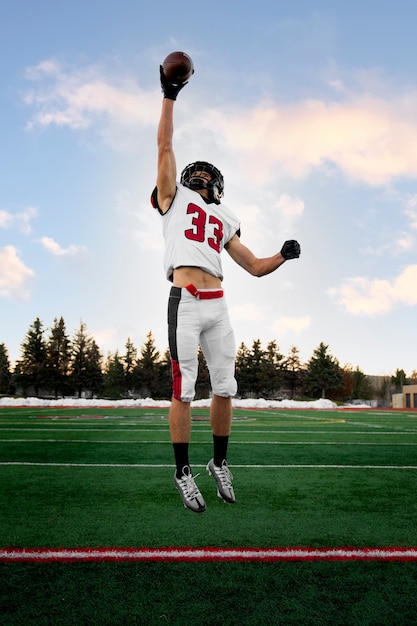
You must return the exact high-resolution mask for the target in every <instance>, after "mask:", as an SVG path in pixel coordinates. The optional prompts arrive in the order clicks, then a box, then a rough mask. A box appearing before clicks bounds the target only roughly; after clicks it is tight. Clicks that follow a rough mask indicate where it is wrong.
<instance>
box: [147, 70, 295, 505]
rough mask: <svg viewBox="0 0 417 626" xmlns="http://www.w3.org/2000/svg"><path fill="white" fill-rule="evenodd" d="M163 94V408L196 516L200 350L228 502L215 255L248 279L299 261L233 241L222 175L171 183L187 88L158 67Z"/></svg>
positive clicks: (230, 361)
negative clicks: (177, 121) (167, 285)
mask: <svg viewBox="0 0 417 626" xmlns="http://www.w3.org/2000/svg"><path fill="white" fill-rule="evenodd" d="M160 80H161V87H162V92H163V95H164V97H163V101H162V111H161V117H160V121H159V126H158V134H157V144H158V171H157V181H156V187H155V189H154V191H153V192H152V197H151V202H152V205H153V207H154V208H156V209H157V210H158V211H159V213H160V215H161V219H162V226H163V235H164V240H165V254H164V267H165V272H166V277H167V279H168V280H169V281H171V282H172V283H173V286H172V287H171V290H170V295H169V302H168V337H169V348H170V355H171V364H172V385H173V387H172V401H171V406H170V410H169V425H170V434H171V441H172V444H173V448H174V456H175V463H176V471H175V474H174V485H175V487H176V488H177V489H178V491H179V494H180V496H181V498H182V501H183V503H184V506H186V507H188V508H189V509H190V510H191V511H194V512H196V513H202V512H203V511H205V510H206V504H205V501H204V498H203V496H202V495H201V493H200V490H199V489H198V487H197V485H196V483H195V480H194V479H195V477H194V476H193V474H192V470H191V467H190V462H189V456H188V452H189V450H188V448H189V442H190V435H191V401H192V400H193V398H194V393H195V383H196V379H197V370H198V346H199V345H200V346H201V349H202V351H203V354H204V356H205V358H206V361H207V365H208V369H209V372H210V383H211V387H212V401H211V407H210V423H211V428H212V433H213V458H212V459H211V460H210V461H209V462H208V464H207V468H206V469H207V470H208V472H209V474H210V475H212V476H213V477H214V479H215V481H216V486H217V495H218V496H219V497H221V498H222V499H223V500H224V501H225V502H227V503H230V504H232V503H234V502H235V494H234V490H233V486H232V479H233V477H232V474H231V472H230V470H229V467H228V464H227V448H228V441H229V434H230V430H231V422H232V398H233V397H234V396H235V394H236V391H237V384H236V380H235V356H236V347H235V339H234V332H233V329H232V327H231V324H230V321H229V315H228V309H227V306H226V302H225V298H224V293H223V289H222V280H223V271H222V263H221V257H220V255H221V252H222V251H223V248H224V249H225V250H227V252H228V253H229V255H230V256H231V257H232V259H233V260H234V261H235V262H236V263H237V264H238V265H240V266H241V267H242V268H243V269H245V270H246V271H247V272H249V273H250V274H252V275H253V276H265V275H266V274H270V273H271V272H274V271H275V270H276V269H277V268H278V267H280V266H281V265H282V264H283V263H284V262H285V261H286V260H288V259H295V258H298V257H299V256H300V245H299V244H298V242H297V241H294V240H290V241H286V242H285V243H284V244H283V246H282V249H281V251H280V252H277V253H276V254H274V255H273V256H271V257H267V258H257V257H256V256H255V255H254V254H253V253H252V252H251V251H250V250H249V249H248V248H247V247H246V246H244V245H243V244H242V243H241V241H240V225H239V221H238V219H237V218H236V217H235V216H234V214H233V213H232V212H231V211H230V210H229V209H228V208H227V207H226V206H224V205H223V204H222V203H221V200H222V197H223V189H224V181H223V176H222V174H221V172H220V171H219V170H218V169H217V168H216V167H214V166H213V165H211V164H210V163H207V162H205V161H195V162H194V163H191V164H190V165H187V167H186V168H185V169H184V170H183V171H182V173H181V177H180V182H177V168H176V160H175V155H174V151H173V145H172V140H173V111H174V102H175V100H176V98H177V95H178V93H179V91H180V90H181V89H182V88H183V87H184V85H185V84H187V83H180V84H173V83H170V82H169V81H168V80H167V78H166V77H165V75H164V73H163V69H162V67H160Z"/></svg>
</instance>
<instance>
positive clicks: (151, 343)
mask: <svg viewBox="0 0 417 626" xmlns="http://www.w3.org/2000/svg"><path fill="white" fill-rule="evenodd" d="M160 356H161V355H160V352H159V350H158V349H157V347H156V345H155V340H154V337H153V334H152V331H149V332H148V334H147V335H146V341H145V343H144V344H143V346H142V347H141V350H140V357H139V358H138V361H137V365H136V367H135V371H134V377H135V387H136V386H137V388H138V390H139V392H140V393H141V395H142V397H152V396H153V395H155V396H156V394H158V391H159V390H158V384H159V379H160V371H159V365H160ZM138 383H139V384H138Z"/></svg>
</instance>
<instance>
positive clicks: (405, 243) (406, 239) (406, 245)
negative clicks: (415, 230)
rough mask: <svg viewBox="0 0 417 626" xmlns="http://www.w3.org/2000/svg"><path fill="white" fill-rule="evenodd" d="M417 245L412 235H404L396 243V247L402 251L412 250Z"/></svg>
mask: <svg viewBox="0 0 417 626" xmlns="http://www.w3.org/2000/svg"><path fill="white" fill-rule="evenodd" d="M414 243H415V238H414V237H413V235H410V233H402V234H401V235H399V237H398V239H397V241H396V247H397V248H399V249H400V250H402V251H406V250H410V249H411V248H412V247H413V246H414Z"/></svg>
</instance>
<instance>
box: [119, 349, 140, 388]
mask: <svg viewBox="0 0 417 626" xmlns="http://www.w3.org/2000/svg"><path fill="white" fill-rule="evenodd" d="M125 349H126V352H125V355H124V357H123V358H122V362H123V365H124V375H125V393H126V394H129V392H131V391H132V390H133V386H134V385H133V372H134V369H135V365H136V360H137V350H136V348H135V346H134V345H133V343H132V342H131V340H130V337H128V338H127V341H126V345H125Z"/></svg>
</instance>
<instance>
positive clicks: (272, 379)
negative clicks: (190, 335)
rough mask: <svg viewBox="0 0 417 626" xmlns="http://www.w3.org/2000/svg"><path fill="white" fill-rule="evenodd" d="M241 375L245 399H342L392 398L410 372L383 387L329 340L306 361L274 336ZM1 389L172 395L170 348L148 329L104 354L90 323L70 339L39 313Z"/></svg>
mask: <svg viewBox="0 0 417 626" xmlns="http://www.w3.org/2000/svg"><path fill="white" fill-rule="evenodd" d="M198 358H199V373H198V380H197V385H196V398H197V399H199V398H207V397H209V394H210V378H209V373H208V370H207V366H206V363H205V359H204V356H203V354H202V352H201V351H200V352H199V355H198ZM236 378H237V381H238V395H239V397H242V398H261V397H262V398H266V399H281V398H311V399H314V398H325V397H327V398H330V399H332V400H340V401H343V402H346V401H352V400H355V399H361V400H370V399H373V398H378V397H380V398H384V397H385V398H386V397H387V395H388V388H389V390H390V391H392V389H393V388H394V389H395V390H396V389H397V388H399V387H401V385H403V384H406V382H407V378H406V375H405V372H404V371H403V370H397V371H396V375H395V376H394V377H392V380H384V381H382V385H380V386H381V388H380V389H378V388H375V385H372V384H371V381H370V378H369V377H368V376H366V375H365V374H364V373H363V372H362V371H361V370H360V369H359V367H357V368H356V369H353V368H352V367H351V366H345V367H343V368H342V367H341V366H340V364H339V362H338V360H337V359H336V358H335V357H333V356H332V355H331V354H330V352H329V346H327V345H325V344H324V343H320V345H319V346H318V347H317V348H316V349H315V350H314V352H313V355H312V356H311V358H310V360H309V361H308V362H307V363H305V364H303V363H301V360H300V356H299V350H298V348H297V347H296V346H292V348H291V349H290V351H289V354H288V355H284V354H282V353H281V352H280V349H279V347H278V345H277V342H276V341H275V340H274V341H270V342H269V343H268V344H267V346H266V349H264V348H263V347H262V345H261V342H260V340H259V339H257V340H255V341H253V344H252V346H251V347H250V348H248V347H247V346H246V345H245V344H244V343H241V344H240V346H239V348H238V351H237V356H236ZM414 378H415V379H416V380H417V373H416V372H413V374H412V376H411V380H414ZM0 394H3V395H4V394H12V395H13V394H16V395H23V396H27V395H32V396H38V397H51V396H52V397H55V398H59V397H62V396H76V397H98V396H101V397H104V398H110V399H122V398H129V397H140V398H146V397H149V398H153V399H169V398H170V395H171V363H170V357H169V351H168V349H167V350H165V352H164V353H163V354H161V353H160V351H159V350H158V349H157V347H156V345H155V341H154V338H153V335H152V332H149V333H148V334H147V337H146V341H145V342H144V344H143V345H142V346H141V348H140V350H139V352H138V350H137V349H136V347H135V346H134V344H133V343H132V341H131V340H130V338H128V339H127V341H126V344H125V347H124V352H123V353H119V351H116V352H115V353H113V354H109V355H108V356H107V358H106V359H104V358H103V355H102V354H101V352H100V348H99V346H98V345H97V343H96V342H95V340H94V338H93V337H92V336H91V335H90V334H89V333H88V331H87V327H86V324H85V323H84V322H81V323H80V326H79V328H78V329H77V331H76V332H75V333H74V336H73V337H72V338H70V337H69V335H68V333H67V330H66V327H65V322H64V319H63V318H62V317H61V318H59V319H56V318H55V319H54V323H53V325H52V327H51V328H50V329H49V331H47V330H46V329H45V328H44V325H43V323H42V321H41V320H40V319H39V318H36V319H35V321H34V322H33V323H32V324H31V325H30V327H29V329H28V331H27V333H26V336H25V338H24V340H23V341H22V343H21V357H20V359H19V360H18V361H17V362H16V363H15V365H14V368H13V370H12V367H11V364H10V361H9V357H8V351H7V348H6V345H5V344H4V343H0Z"/></svg>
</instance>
